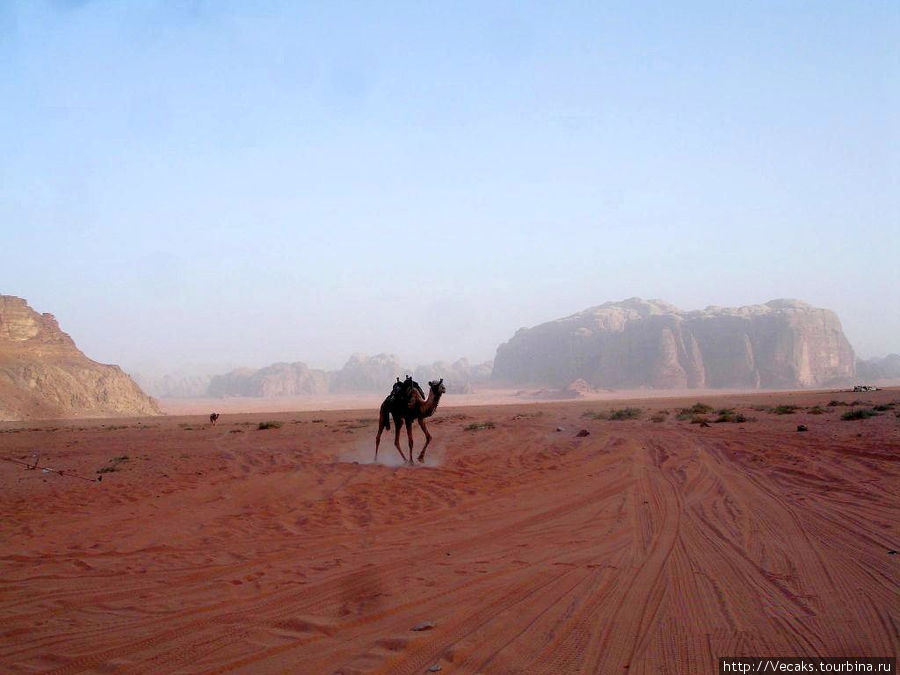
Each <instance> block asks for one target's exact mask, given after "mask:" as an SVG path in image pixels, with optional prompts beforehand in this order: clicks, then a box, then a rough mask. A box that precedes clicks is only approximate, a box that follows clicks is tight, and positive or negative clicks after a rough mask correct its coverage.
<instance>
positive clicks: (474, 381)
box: [413, 358, 493, 394]
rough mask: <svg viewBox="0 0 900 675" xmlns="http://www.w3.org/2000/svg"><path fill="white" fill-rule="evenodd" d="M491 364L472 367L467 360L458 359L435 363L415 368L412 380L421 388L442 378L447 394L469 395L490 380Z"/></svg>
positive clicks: (488, 362)
mask: <svg viewBox="0 0 900 675" xmlns="http://www.w3.org/2000/svg"><path fill="white" fill-rule="evenodd" d="M492 370H493V364H492V363H491V362H490V361H487V362H486V363H478V364H475V365H472V364H471V363H469V360H468V359H465V358H463V359H459V360H457V361H454V362H453V363H447V362H446V361H435V362H434V363H432V364H431V365H428V366H417V367H416V369H415V371H414V372H413V378H415V380H416V381H417V382H419V383H420V384H422V386H423V387H424V386H425V383H426V382H430V381H432V380H440V379H442V378H443V380H444V384H445V385H447V393H448V394H471V393H472V392H473V391H474V390H475V385H478V384H483V383H484V382H488V381H489V380H490V379H491V371H492Z"/></svg>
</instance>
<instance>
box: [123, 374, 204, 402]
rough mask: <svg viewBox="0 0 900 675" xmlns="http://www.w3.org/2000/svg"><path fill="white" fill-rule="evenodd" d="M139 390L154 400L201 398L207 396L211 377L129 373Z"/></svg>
mask: <svg viewBox="0 0 900 675" xmlns="http://www.w3.org/2000/svg"><path fill="white" fill-rule="evenodd" d="M131 377H132V378H133V379H134V381H135V382H137V383H138V386H140V388H141V389H143V390H144V391H145V392H147V393H148V394H150V395H151V396H153V397H155V398H203V397H204V396H208V394H207V390H208V389H209V384H210V381H211V380H212V378H213V376H212V375H199V374H193V375H191V374H184V373H166V374H164V375H147V374H144V373H131Z"/></svg>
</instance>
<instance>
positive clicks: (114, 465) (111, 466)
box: [97, 455, 128, 473]
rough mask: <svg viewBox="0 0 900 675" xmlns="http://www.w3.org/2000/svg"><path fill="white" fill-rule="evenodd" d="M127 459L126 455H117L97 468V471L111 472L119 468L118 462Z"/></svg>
mask: <svg viewBox="0 0 900 675" xmlns="http://www.w3.org/2000/svg"><path fill="white" fill-rule="evenodd" d="M127 461H128V455H120V456H119V457H113V458H112V459H111V460H109V462H108V464H107V465H106V466H104V467H101V468H100V469H97V473H112V472H113V471H118V470H119V464H121V463H122V462H127Z"/></svg>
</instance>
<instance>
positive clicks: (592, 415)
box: [581, 410, 609, 420]
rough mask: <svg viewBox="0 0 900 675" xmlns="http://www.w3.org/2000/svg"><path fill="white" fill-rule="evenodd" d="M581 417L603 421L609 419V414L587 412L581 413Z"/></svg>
mask: <svg viewBox="0 0 900 675" xmlns="http://www.w3.org/2000/svg"><path fill="white" fill-rule="evenodd" d="M581 416H582V417H586V418H587V419H589V420H605V419H609V414H608V413H605V412H594V411H593V410H588V411H586V412H583V413H581Z"/></svg>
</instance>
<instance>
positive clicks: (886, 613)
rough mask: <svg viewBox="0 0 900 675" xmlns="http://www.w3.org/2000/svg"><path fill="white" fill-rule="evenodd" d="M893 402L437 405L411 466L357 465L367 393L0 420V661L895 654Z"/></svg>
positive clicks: (222, 666) (255, 666)
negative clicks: (274, 405) (426, 443)
mask: <svg viewBox="0 0 900 675" xmlns="http://www.w3.org/2000/svg"><path fill="white" fill-rule="evenodd" d="M698 401H699V402H702V403H704V404H707V405H709V406H710V407H711V408H712V411H711V412H708V413H704V414H701V415H700V417H705V418H707V419H708V420H709V424H708V426H706V425H702V424H699V423H692V418H693V417H695V416H694V415H693V414H691V415H681V417H682V418H683V419H679V411H681V410H682V409H683V408H688V407H691V406H693V405H694V404H695V403H697V402H698ZM829 403H838V405H828V404H829ZM848 404H852V405H848ZM778 406H795V408H794V409H793V411H792V412H789V413H788V412H786V410H787V408H784V407H782V408H781V409H780V410H781V411H782V412H784V413H785V414H778V413H776V409H778ZM876 407H877V408H880V409H881V410H880V411H879V413H880V414H878V415H876V416H872V417H869V418H867V419H858V420H844V419H842V415H843V414H844V413H846V412H848V411H850V410H853V409H873V408H876ZM626 408H637V409H639V414H638V413H635V414H637V415H638V416H637V417H636V418H634V417H632V418H628V417H630V416H629V415H622V416H623V417H626V419H609V417H610V413H611V412H612V411H615V410H622V409H626ZM721 409H731V410H733V411H734V412H733V414H731V415H729V416H728V417H730V418H732V419H741V418H739V417H738V416H739V415H742V416H743V419H744V421H729V422H722V423H716V422H715V421H714V420H715V419H717V417H718V410H721ZM663 411H665V412H663ZM898 413H900V389H897V388H893V389H891V388H889V389H884V390H880V391H876V392H865V393H851V392H839V393H838V392H834V391H817V392H808V391H807V392H769V393H755V394H736V393H729V394H712V393H702V394H696V393H691V394H689V395H686V396H682V397H674V398H673V397H660V398H652V399H635V400H630V401H615V400H603V401H599V400H576V401H563V402H552V403H551V402H538V403H527V402H521V403H509V402H506V403H505V404H503V405H500V404H490V403H486V404H483V405H477V406H457V405H453V404H452V403H448V404H446V405H445V404H444V403H442V405H441V406H440V407H439V408H438V410H437V412H436V414H435V416H434V417H433V418H431V419H430V420H429V422H428V424H429V428H430V430H431V432H432V434H433V436H434V441H433V442H432V444H431V446H430V448H429V450H428V455H427V457H426V462H425V463H424V465H417V466H415V467H409V466H405V465H403V464H402V463H401V462H400V458H399V455H398V453H397V451H396V449H395V448H394V447H393V444H392V437H391V436H390V435H386V436H385V438H384V439H383V441H382V446H381V450H380V452H379V461H378V462H377V463H376V462H374V461H373V451H374V436H375V432H376V420H375V417H376V411H375V409H357V410H324V411H306V412H290V411H281V412H227V411H226V412H224V413H223V414H222V416H221V418H220V419H219V420H218V423H217V424H216V425H211V424H210V423H209V420H208V419H207V416H206V415H205V414H190V415H173V414H170V415H168V416H165V417H148V418H141V419H115V420H113V419H104V420H96V419H95V420H66V421H53V422H51V421H47V422H26V423H2V424H0V458H2V459H4V460H7V461H3V462H0V488H2V489H0V514H2V515H0V519H2V520H0V526H2V527H0V671H2V672H13V673H17V672H53V673H79V672H137V673H170V672H204V673H218V672H228V673H232V672H234V673H282V672H296V673H348V674H349V673H362V672H380V673H425V672H429V670H430V672H437V669H438V668H440V670H441V671H442V672H461V673H476V672H484V673H516V672H521V673H713V672H716V668H717V663H718V658H719V657H722V656H896V655H897V652H898V643H900V617H898V608H900V584H898V580H900V575H898V571H900V567H898V566H900V555H898V554H897V549H900V533H898V526H900V480H898V478H900V476H898V473H900V471H898V469H900V465H898V459H900V418H898V416H897V415H898ZM697 421H699V418H697V419H693V422H697ZM266 422H274V423H275V424H266ZM261 423H262V424H261ZM798 425H805V426H806V427H807V429H808V430H807V431H798V430H797V428H798ZM261 427H264V428H261ZM581 430H585V431H587V432H588V433H587V435H581V436H579V435H578V432H580V431H581ZM414 436H415V442H416V448H417V450H418V448H420V447H421V445H422V443H423V437H422V435H421V432H420V431H419V430H418V429H414ZM401 441H402V445H401V447H403V448H404V450H405V449H406V442H405V438H401ZM35 455H38V456H39V459H38V464H39V468H37V469H33V470H29V469H27V468H26V467H25V466H24V465H23V463H25V464H27V463H29V462H31V461H33V458H34V456H35ZM8 460H14V461H8ZM16 462H19V463H16ZM40 467H49V468H52V469H55V470H61V471H63V472H64V474H63V475H60V474H59V473H56V472H50V471H43V470H42V469H41V468H40ZM101 472H102V473H101ZM99 476H102V477H103V480H102V482H97V481H96V480H95V479H96V478H97V477H99Z"/></svg>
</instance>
